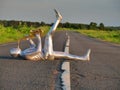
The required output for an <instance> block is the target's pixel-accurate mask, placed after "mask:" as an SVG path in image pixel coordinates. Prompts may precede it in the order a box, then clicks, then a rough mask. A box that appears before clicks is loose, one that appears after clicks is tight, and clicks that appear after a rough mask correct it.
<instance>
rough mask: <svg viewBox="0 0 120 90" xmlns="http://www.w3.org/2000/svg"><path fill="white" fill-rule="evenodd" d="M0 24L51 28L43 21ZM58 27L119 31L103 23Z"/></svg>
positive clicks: (4, 23)
mask: <svg viewBox="0 0 120 90" xmlns="http://www.w3.org/2000/svg"><path fill="white" fill-rule="evenodd" d="M0 24H2V25H3V26H4V27H9V26H11V27H13V28H18V26H28V27H35V28H37V27H40V26H51V25H52V24H53V23H51V24H47V23H45V22H43V21H41V22H30V21H16V20H0ZM59 27H61V28H73V29H85V30H86V29H87V30H120V26H119V27H113V26H112V27H108V26H105V25H104V24H103V23H100V24H97V23H95V22H90V24H81V23H69V22H66V23H60V24H59Z"/></svg>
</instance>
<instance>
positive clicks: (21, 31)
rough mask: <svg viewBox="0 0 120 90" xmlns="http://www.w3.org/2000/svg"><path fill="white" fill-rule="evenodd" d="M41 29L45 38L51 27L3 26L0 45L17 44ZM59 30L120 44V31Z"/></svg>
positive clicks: (1, 27) (0, 29) (0, 28)
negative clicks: (33, 31) (32, 31)
mask: <svg viewBox="0 0 120 90" xmlns="http://www.w3.org/2000/svg"><path fill="white" fill-rule="evenodd" d="M39 28H40V29H42V30H43V31H44V32H43V36H44V35H45V34H46V33H47V32H48V30H49V29H50V26H42V27H38V28H34V27H28V26H18V27H17V28H13V27H4V26H3V25H0V44H3V43H8V42H15V41H17V40H19V39H20V38H22V37H24V36H25V35H26V34H29V32H30V30H35V29H39ZM57 30H58V31H59V30H69V31H77V32H79V33H81V34H84V35H87V36H89V37H92V38H97V39H101V40H104V41H108V42H112V43H117V44H120V30H114V31H102V30H79V29H73V28H57Z"/></svg>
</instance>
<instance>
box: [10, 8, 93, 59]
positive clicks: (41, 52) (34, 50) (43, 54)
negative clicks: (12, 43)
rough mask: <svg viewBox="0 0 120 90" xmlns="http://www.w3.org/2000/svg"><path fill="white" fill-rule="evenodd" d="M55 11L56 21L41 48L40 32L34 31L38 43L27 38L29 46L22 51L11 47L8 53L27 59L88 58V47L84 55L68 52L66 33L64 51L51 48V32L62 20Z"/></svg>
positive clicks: (68, 41)
mask: <svg viewBox="0 0 120 90" xmlns="http://www.w3.org/2000/svg"><path fill="white" fill-rule="evenodd" d="M55 13H56V21H55V23H54V24H53V25H52V27H51V28H50V30H49V32H48V33H47V35H46V36H45V43H44V48H43V49H42V42H41V36H40V33H36V34H35V36H36V38H37V40H38V43H37V44H38V45H37V47H36V45H35V44H34V42H33V41H32V39H29V41H30V46H31V47H30V48H27V49H25V50H23V51H21V49H20V48H19V47H18V48H13V49H11V50H10V54H11V55H12V56H17V55H18V54H19V55H20V56H21V57H23V58H25V59H27V60H35V61H37V60H54V59H55V58H65V59H72V60H74V59H75V60H85V61H86V60H90V52H91V50H90V49H89V50H88V51H87V53H86V54H85V55H84V56H77V55H72V54H69V44H70V37H69V36H68V35H67V34H66V36H67V40H66V45H65V49H64V52H61V51H54V50H53V43H52V42H53V41H52V33H53V32H55V30H56V28H57V26H58V24H59V23H60V21H61V20H62V15H61V14H60V13H59V12H58V11H56V10H55Z"/></svg>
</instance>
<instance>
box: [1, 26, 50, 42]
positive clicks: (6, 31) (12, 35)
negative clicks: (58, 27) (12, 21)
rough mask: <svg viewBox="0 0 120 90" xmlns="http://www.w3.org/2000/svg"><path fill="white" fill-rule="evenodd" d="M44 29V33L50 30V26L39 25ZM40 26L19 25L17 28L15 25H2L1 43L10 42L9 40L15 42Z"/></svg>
mask: <svg viewBox="0 0 120 90" xmlns="http://www.w3.org/2000/svg"><path fill="white" fill-rule="evenodd" d="M39 28H40V29H42V30H43V31H44V32H43V35H45V33H47V32H48V30H49V28H50V27H49V26H43V27H39ZM39 28H34V27H28V26H25V25H24V26H18V27H17V28H14V27H4V26H3V25H0V44H4V43H8V42H15V41H17V40H19V39H20V38H22V37H24V36H25V35H27V34H29V32H30V30H35V29H39Z"/></svg>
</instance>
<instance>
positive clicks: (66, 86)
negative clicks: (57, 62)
mask: <svg viewBox="0 0 120 90" xmlns="http://www.w3.org/2000/svg"><path fill="white" fill-rule="evenodd" d="M62 70H65V71H64V72H63V73H62V76H61V78H62V82H63V83H62V84H63V86H62V88H63V90H71V87H70V62H63V64H62Z"/></svg>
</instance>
